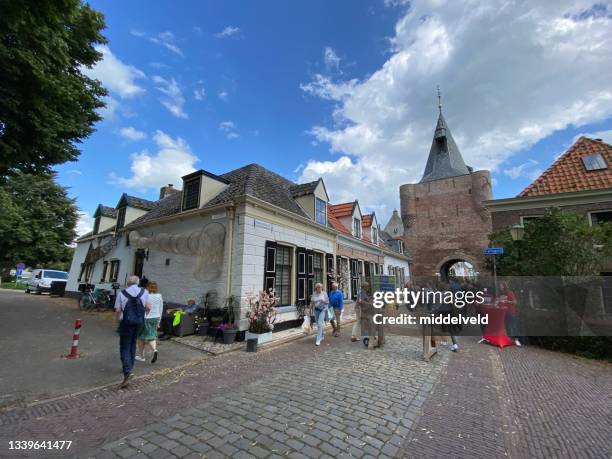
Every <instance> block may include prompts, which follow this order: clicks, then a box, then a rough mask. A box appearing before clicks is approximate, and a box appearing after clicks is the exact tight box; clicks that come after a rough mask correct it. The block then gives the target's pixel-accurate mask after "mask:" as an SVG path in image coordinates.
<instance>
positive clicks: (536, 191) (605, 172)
mask: <svg viewBox="0 0 612 459" xmlns="http://www.w3.org/2000/svg"><path fill="white" fill-rule="evenodd" d="M597 153H599V154H601V156H603V158H604V159H605V161H606V163H607V164H608V167H607V168H606V169H599V170H592V171H587V170H586V169H585V167H584V164H583V163H582V159H581V158H582V157H583V156H589V155H594V154H597ZM611 187H612V145H609V144H607V143H605V142H602V141H600V140H593V139H589V138H587V137H580V138H579V139H578V140H577V141H576V143H574V145H572V146H571V147H570V149H569V150H567V151H566V152H565V153H563V154H562V155H561V156H560V157H559V159H557V160H556V161H555V162H554V163H553V165H552V166H550V167H549V168H548V169H547V170H546V171H544V173H543V174H542V175H540V176H539V177H538V178H537V179H535V181H534V182H533V183H532V184H531V185H529V186H528V187H527V188H525V189H524V190H523V191H522V192H521V194H519V196H520V197H521V196H541V195H547V194H556V193H570V192H572V191H585V190H599V189H604V188H611Z"/></svg>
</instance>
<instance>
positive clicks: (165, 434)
mask: <svg viewBox="0 0 612 459" xmlns="http://www.w3.org/2000/svg"><path fill="white" fill-rule="evenodd" d="M460 343H461V349H460V351H459V352H458V353H456V354H454V353H451V352H449V351H448V350H447V349H441V351H440V353H439V354H438V355H437V356H435V357H434V359H433V360H432V361H431V362H429V363H427V362H424V361H423V360H422V358H421V354H420V352H421V348H420V342H419V340H417V339H416V338H410V337H397V336H389V337H388V344H387V346H386V347H385V348H383V349H377V350H366V349H364V348H363V346H362V345H361V344H360V343H350V342H349V341H348V339H347V337H346V336H345V337H343V338H339V339H337V338H332V337H329V336H328V337H327V338H326V340H325V341H323V345H322V346H321V347H320V348H315V346H314V345H313V337H310V338H307V339H304V340H301V341H296V342H293V343H290V344H287V345H283V346H281V347H278V348H275V349H271V350H268V351H264V352H258V353H256V354H249V353H245V352H233V353H230V354H226V355H223V356H219V357H210V358H208V359H206V360H204V361H203V362H198V363H193V364H190V365H186V366H184V367H182V368H180V369H176V370H169V371H164V372H162V373H160V374H157V375H153V376H147V377H145V378H142V379H139V380H137V381H135V382H134V383H133V384H132V385H131V387H130V388H129V390H117V388H116V387H113V388H105V389H103V390H101V391H94V392H89V393H85V394H81V395H78V396H76V397H71V398H68V399H62V400H58V401H55V402H50V403H46V404H42V405H40V406H36V407H30V408H29V409H27V410H22V411H16V412H14V413H11V414H6V413H5V414H3V415H0V441H1V444H2V450H0V456H1V457H5V456H8V455H11V454H14V453H16V452H15V451H7V450H6V449H5V448H6V445H7V444H8V440H16V439H21V440H37V439H38V440H50V439H53V440H72V441H74V445H73V447H72V449H71V451H69V455H72V456H78V457H101V458H107V457H108V458H111V457H137V458H146V457H150V458H165V457H190V458H203V457H207V458H217V457H238V458H240V457H297V458H299V457H317V458H318V457H321V458H323V457H349V456H351V457H358V458H361V457H393V456H395V457H409V458H430V457H436V458H438V457H452V458H463V457H465V458H467V457H469V458H485V457H486V458H503V457H510V458H517V459H523V458H530V457H535V458H556V457H558V458H566V457H572V458H573V457H585V458H586V457H589V458H591V457H595V458H600V457H601V458H609V457H612V436H611V435H610V432H612V409H611V408H612V399H611V397H612V365H610V364H606V363H602V362H597V361H592V360H587V359H582V358H578V357H572V356H569V355H567V354H561V353H554V352H550V351H546V350H542V349H539V348H536V347H531V346H527V347H523V348H514V347H513V348H505V349H501V350H500V349H497V348H494V347H491V346H488V345H484V344H481V345H478V344H476V343H475V340H474V339H472V338H464V339H463V340H462V341H461V342H460ZM40 455H49V452H41V451H39V452H38V453H37V454H36V453H34V452H31V451H30V452H27V453H22V454H21V456H23V457H25V456H27V457H34V456H40ZM57 455H62V454H61V453H58V454H57ZM63 455H66V454H63Z"/></svg>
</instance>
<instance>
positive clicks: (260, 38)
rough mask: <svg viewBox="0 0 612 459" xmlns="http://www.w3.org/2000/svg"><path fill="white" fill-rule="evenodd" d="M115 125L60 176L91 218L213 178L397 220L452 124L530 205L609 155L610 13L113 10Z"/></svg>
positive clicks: (496, 3)
mask: <svg viewBox="0 0 612 459" xmlns="http://www.w3.org/2000/svg"><path fill="white" fill-rule="evenodd" d="M91 4H92V6H93V7H94V8H96V9H98V10H100V11H102V12H103V13H104V14H105V16H106V22H107V26H108V28H107V29H106V31H105V34H106V36H107V37H108V40H109V42H108V44H107V45H106V46H104V47H103V48H101V51H102V52H103V54H104V59H103V61H102V62H100V63H99V64H98V65H97V66H96V67H95V68H94V69H91V70H88V73H89V74H90V75H92V76H94V77H96V78H98V79H100V80H101V81H102V82H103V83H104V85H105V86H106V87H107V88H108V89H109V93H110V95H109V98H108V100H107V108H106V109H105V110H104V117H105V118H104V121H102V122H100V123H99V124H98V126H97V132H96V133H94V134H93V135H92V136H91V137H90V138H89V139H88V140H87V141H86V142H85V143H84V144H83V145H82V155H81V157H80V160H79V161H78V162H76V163H69V164H66V165H63V166H61V167H60V168H58V172H59V180H60V182H61V183H62V184H63V185H66V186H69V187H70V194H71V195H72V196H73V197H75V198H76V199H77V203H78V205H79V207H80V208H81V210H82V218H81V221H80V224H79V231H80V232H81V233H82V232H84V231H85V230H87V229H88V227H89V226H90V225H91V214H92V213H93V211H94V210H95V207H96V205H97V204H98V203H104V204H107V205H112V206H114V205H115V204H116V203H117V201H118V199H119V196H120V195H121V193H122V192H128V193H130V194H134V195H138V196H143V197H147V198H150V199H155V198H156V196H157V194H158V190H159V187H160V186H162V185H164V184H166V183H174V184H176V185H178V184H180V177H181V176H182V175H184V174H186V173H188V172H190V171H191V170H193V169H197V168H203V169H206V170H209V171H211V172H213V173H223V172H226V171H228V170H231V169H233V168H236V167H240V166H242V165H244V164H247V163H250V162H257V163H260V164H262V165H263V166H265V167H267V168H269V169H271V170H273V171H276V172H277V173H279V174H281V175H283V176H285V177H287V178H289V179H291V180H295V181H307V180H312V179H315V178H317V177H319V176H322V177H324V178H325V181H326V184H327V187H328V191H329V192H330V195H331V199H332V201H333V202H342V201H346V200H352V199H354V198H358V199H359V200H360V203H361V206H362V209H367V210H374V211H376V212H377V214H378V215H379V216H381V217H382V219H383V220H384V219H386V217H387V216H388V215H389V214H390V212H391V211H392V210H393V208H394V207H397V206H398V205H399V202H398V186H399V185H400V184H402V183H409V182H413V181H418V180H419V179H420V177H421V174H422V171H423V168H424V165H425V161H426V159H427V153H428V151H429V146H430V143H431V138H432V134H433V129H434V126H435V122H436V116H437V98H436V85H440V87H441V89H442V99H443V106H444V108H443V110H444V114H445V117H446V119H447V121H448V123H449V125H450V128H451V130H452V132H453V135H454V137H455V140H456V141H457V143H458V145H459V147H460V149H461V151H462V153H463V156H464V158H465V160H466V162H467V163H468V164H469V165H472V166H474V167H475V168H488V169H491V170H492V171H493V177H494V195H495V197H496V198H501V197H508V196H513V195H516V194H517V193H518V192H520V191H521V190H522V189H523V188H524V187H525V186H526V185H527V184H528V183H530V181H531V180H532V179H533V178H535V177H536V176H537V175H538V174H539V173H540V172H541V171H542V170H544V169H546V168H547V167H548V166H549V165H550V164H551V163H552V162H553V161H554V159H555V158H556V157H557V156H558V155H559V154H560V153H562V152H563V151H564V150H565V149H567V148H568V147H569V146H570V145H571V144H572V142H573V140H574V139H575V138H576V137H577V136H578V135H580V134H588V135H591V136H594V137H600V138H603V139H605V140H607V141H608V142H611V141H612V85H611V81H612V79H611V76H610V75H612V2H611V1H607V2H598V3H596V4H593V2H588V1H581V0H575V1H567V0H557V1H555V2H551V1H519V0H515V1H503V0H491V1H487V2H482V1H479V0H474V1H450V0H448V1H445V0H428V1H412V2H410V1H402V0H387V1H383V0H380V1H374V0H360V1H352V0H334V1H321V0H309V1H301V2H297V1H295V2H287V1H284V0H267V1H262V2H255V1H240V2H239V1H236V2H234V1H226V2H213V1H181V2H162V1H157V2H149V1H130V2H118V1H102V0H96V1H92V2H91Z"/></svg>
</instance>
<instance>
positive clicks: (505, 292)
mask: <svg viewBox="0 0 612 459" xmlns="http://www.w3.org/2000/svg"><path fill="white" fill-rule="evenodd" d="M517 303H518V302H517V301H516V295H515V294H514V292H513V291H512V290H510V287H508V283H507V282H505V281H503V282H500V283H499V293H498V295H497V304H498V305H499V307H500V308H506V310H507V313H506V331H507V333H508V336H509V337H510V338H512V339H513V340H514V344H515V345H517V346H521V340H520V331H519V328H520V322H519V313H518V308H517Z"/></svg>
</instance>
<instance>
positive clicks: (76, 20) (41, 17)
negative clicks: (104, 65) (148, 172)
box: [0, 0, 106, 180]
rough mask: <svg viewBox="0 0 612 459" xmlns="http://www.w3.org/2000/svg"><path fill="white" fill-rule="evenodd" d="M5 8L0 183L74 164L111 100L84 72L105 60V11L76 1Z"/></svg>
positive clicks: (0, 55) (0, 22) (0, 48)
mask: <svg viewBox="0 0 612 459" xmlns="http://www.w3.org/2000/svg"><path fill="white" fill-rule="evenodd" d="M1 5H2V6H1V8H0V10H1V11H2V13H1V14H0V62H2V78H0V180H1V179H3V177H6V176H7V175H10V174H12V173H14V172H15V171H22V172H26V173H36V174H38V173H48V172H49V171H50V167H52V166H53V165H56V164H61V163H64V162H66V161H73V160H75V159H76V158H77V157H78V155H79V153H80V152H79V150H78V149H77V147H76V144H78V143H79V142H81V141H82V140H83V139H84V138H85V137H87V136H88V135H89V134H91V133H92V132H93V130H94V129H93V125H94V123H95V122H96V121H98V120H100V119H101V117H100V115H99V114H98V113H97V112H96V109H99V108H101V107H103V106H104V103H103V102H102V99H101V98H102V97H103V96H104V95H106V91H105V89H104V88H103V87H102V86H101V84H100V82H99V81H97V80H92V79H90V78H88V77H86V76H85V75H84V74H83V73H82V71H81V69H82V68H83V67H89V68H90V67H92V66H93V65H94V64H95V63H96V62H97V61H98V60H100V59H101V57H102V55H101V53H100V52H99V51H97V50H96V49H95V48H94V46H95V45H96V44H97V43H105V42H106V39H105V38H104V37H103V36H102V35H101V33H100V31H101V30H102V29H103V28H104V27H105V26H104V16H103V15H102V14H101V13H99V12H97V11H95V10H93V9H92V8H91V7H89V6H88V5H86V4H83V3H81V2H80V1H79V0H55V1H51V2H48V1H26V2H19V1H8V0H2V3H1Z"/></svg>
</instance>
